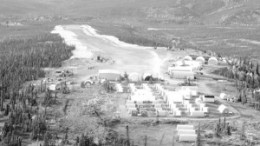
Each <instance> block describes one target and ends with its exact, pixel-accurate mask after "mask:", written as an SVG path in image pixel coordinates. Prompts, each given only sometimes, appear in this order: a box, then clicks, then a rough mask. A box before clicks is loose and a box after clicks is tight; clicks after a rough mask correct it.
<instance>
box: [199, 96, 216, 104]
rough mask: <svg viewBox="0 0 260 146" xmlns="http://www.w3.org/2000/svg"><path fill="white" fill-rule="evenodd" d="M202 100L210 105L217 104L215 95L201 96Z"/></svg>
mask: <svg viewBox="0 0 260 146" xmlns="http://www.w3.org/2000/svg"><path fill="white" fill-rule="evenodd" d="M201 99H202V101H203V102H206V103H207V102H208V103H214V102H215V96H213V95H201Z"/></svg>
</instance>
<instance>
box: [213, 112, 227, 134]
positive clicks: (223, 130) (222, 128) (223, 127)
mask: <svg viewBox="0 0 260 146" xmlns="http://www.w3.org/2000/svg"><path fill="white" fill-rule="evenodd" d="M214 134H215V137H221V136H223V135H231V127H230V125H229V123H227V122H226V118H225V117H224V119H223V122H221V119H219V121H218V122H217V123H216V125H215V131H214Z"/></svg>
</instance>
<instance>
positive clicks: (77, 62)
mask: <svg viewBox="0 0 260 146" xmlns="http://www.w3.org/2000/svg"><path fill="white" fill-rule="evenodd" d="M64 28H66V29H67V30H69V31H72V32H74V33H76V34H77V39H78V41H80V42H81V43H82V44H83V45H85V46H87V47H88V48H91V49H92V50H93V52H94V53H96V54H98V55H103V56H104V57H109V58H111V60H113V62H112V63H111V62H105V63H100V62H97V61H96V60H95V59H90V58H80V59H79V58H74V59H70V60H67V61H65V62H64V64H63V67H62V68H60V69H50V74H49V77H50V78H55V76H54V74H55V71H57V70H64V69H70V70H72V71H73V73H74V75H73V76H72V77H71V78H68V79H67V80H70V81H71V82H72V83H73V85H72V88H71V93H70V94H66V95H65V94H58V104H56V105H53V106H51V107H50V108H48V109H47V113H48V114H49V115H50V119H52V120H53V122H52V124H50V128H51V130H52V131H53V132H56V133H58V136H59V137H60V138H63V137H64V136H65V135H64V130H65V129H66V128H69V140H70V143H71V144H72V143H74V141H75V138H76V137H77V136H80V135H81V134H82V133H88V134H90V135H92V136H94V137H95V138H97V139H99V140H100V139H101V140H102V139H104V137H105V136H106V134H108V133H107V131H108V129H107V127H105V126H104V121H105V123H107V124H109V127H110V128H111V129H112V130H114V131H116V132H117V133H118V135H119V136H121V137H126V128H125V127H126V126H129V136H130V139H131V141H133V142H134V143H135V144H136V145H144V142H145V140H144V139H145V137H147V145H148V146H158V145H160V146H169V145H174V146H191V145H193V143H179V142H177V141H176V139H177V137H176V125H177V124H179V123H185V124H193V125H195V127H196V129H197V127H198V124H199V123H200V125H201V130H202V140H203V145H209V146H212V145H213V146H214V145H215V144H214V142H216V141H221V143H222V145H240V144H241V141H240V140H239V136H240V131H241V127H242V123H243V122H244V121H245V122H246V133H253V135H255V136H254V139H256V140H259V139H260V137H259V134H260V133H259V131H260V127H259V124H260V114H259V111H255V110H254V109H253V108H252V107H248V106H247V105H241V104H240V103H229V102H227V101H223V100H221V99H220V98H219V97H218V96H219V94H220V93H221V92H225V93H228V94H231V95H235V88H234V85H233V83H232V82H229V81H221V82H220V81H218V80H214V79H213V78H211V77H207V78H199V79H198V80H197V81H196V82H195V83H196V84H197V85H198V87H199V93H203V94H211V95H215V96H216V97H217V102H216V103H214V104H209V106H210V107H211V108H212V109H215V111H213V112H212V113H211V114H210V116H209V117H206V118H198V119H197V118H188V117H185V118H175V117H165V118H161V117H160V118H159V121H160V122H159V124H156V117H131V116H130V115H129V114H128V113H127V110H126V107H125V101H126V100H127V98H128V97H129V94H128V93H123V94H119V93H106V92H105V91H104V89H103V88H102V86H100V85H94V86H91V87H90V88H80V82H81V81H84V80H85V79H86V78H87V77H88V76H90V75H93V74H97V72H98V70H99V69H108V68H109V69H110V68H111V69H117V70H120V71H122V72H124V71H127V72H139V73H145V72H152V73H160V74H162V75H163V76H164V77H165V79H167V82H168V83H169V84H172V85H176V84H178V83H180V82H183V80H174V79H170V78H169V77H168V76H167V75H166V74H165V72H166V71H167V67H168V66H169V65H170V64H171V63H172V61H173V60H178V59H179V58H181V57H184V56H186V55H190V54H192V55H201V54H202V53H201V52H198V51H194V50H185V51H171V52H170V51H167V50H166V49H165V48H158V49H157V50H154V49H153V48H146V47H140V46H133V45H126V44H124V45H123V46H122V44H120V43H118V42H115V41H114V42H113V41H111V40H110V39H107V38H100V36H97V35H93V34H91V35H86V34H87V33H86V32H83V31H82V29H80V27H79V26H74V25H73V26H66V27H64ZM88 33H91V32H88ZM203 71H204V72H205V73H206V75H209V76H210V75H211V74H210V71H212V68H210V66H206V67H205V68H204V70H203ZM211 76H213V75H211ZM213 77H214V78H215V77H216V76H213ZM66 101H68V103H69V106H68V108H67V110H66V112H64V110H63V108H64V105H65V102H66ZM222 103H223V104H225V105H227V106H228V107H229V109H230V111H231V112H233V115H231V116H228V117H227V122H228V123H230V125H231V126H232V127H234V128H235V130H233V131H232V135H231V136H224V137H223V138H222V139H216V138H206V137H205V134H208V133H213V131H214V127H215V124H216V122H217V121H218V120H219V118H223V117H224V116H223V115H221V114H219V113H218V112H217V110H216V108H217V106H218V105H219V104H222ZM95 110H98V111H99V113H100V114H99V115H97V114H96V113H93V111H95ZM38 145H39V143H38V142H37V143H33V144H32V146H38ZM216 145H217V144H216Z"/></svg>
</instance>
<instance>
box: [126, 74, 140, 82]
mask: <svg viewBox="0 0 260 146" xmlns="http://www.w3.org/2000/svg"><path fill="white" fill-rule="evenodd" d="M128 79H129V80H130V81H132V82H138V81H140V80H141V75H140V74H138V73H130V74H129V76H128Z"/></svg>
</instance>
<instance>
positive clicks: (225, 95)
mask: <svg viewBox="0 0 260 146" xmlns="http://www.w3.org/2000/svg"><path fill="white" fill-rule="evenodd" d="M219 97H220V99H223V100H227V94H225V93H220V95H219Z"/></svg>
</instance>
